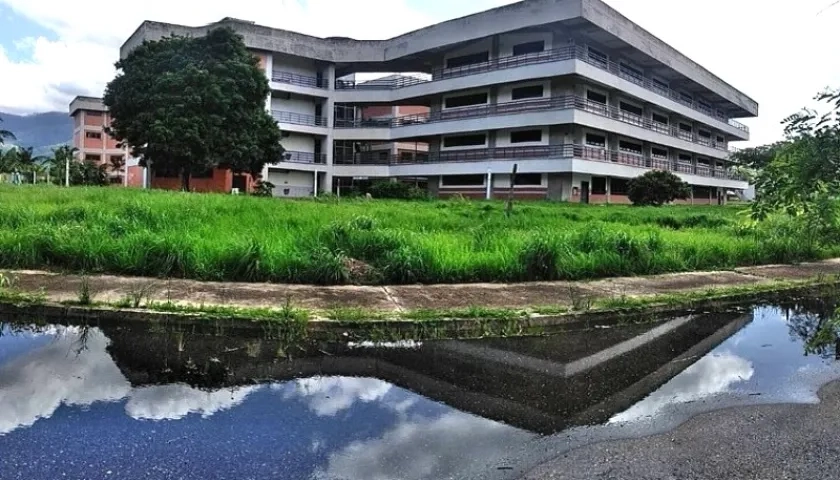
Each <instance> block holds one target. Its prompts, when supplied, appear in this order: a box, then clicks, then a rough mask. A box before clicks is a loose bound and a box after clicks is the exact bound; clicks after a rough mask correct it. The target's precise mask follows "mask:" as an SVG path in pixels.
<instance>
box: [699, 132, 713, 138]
mask: <svg viewBox="0 0 840 480" xmlns="http://www.w3.org/2000/svg"><path fill="white" fill-rule="evenodd" d="M697 135H700V136H701V137H703V138H712V132H707V131H705V130H699V131H698V132H697Z"/></svg>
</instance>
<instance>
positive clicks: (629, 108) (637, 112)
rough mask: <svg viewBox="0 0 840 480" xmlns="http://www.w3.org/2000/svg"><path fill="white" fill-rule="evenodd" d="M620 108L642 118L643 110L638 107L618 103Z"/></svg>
mask: <svg viewBox="0 0 840 480" xmlns="http://www.w3.org/2000/svg"><path fill="white" fill-rule="evenodd" d="M618 108H620V109H622V110H624V111H625V112H628V113H632V114H633V115H638V116H640V117H641V116H642V108H641V107H637V106H635V105H633V104H630V103H627V102H618Z"/></svg>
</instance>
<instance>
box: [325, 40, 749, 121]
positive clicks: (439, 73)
mask: <svg viewBox="0 0 840 480" xmlns="http://www.w3.org/2000/svg"><path fill="white" fill-rule="evenodd" d="M573 58H574V59H578V60H581V61H584V62H586V63H588V64H590V65H592V66H594V67H597V68H600V69H602V70H606V71H608V72H610V73H612V74H614V75H616V76H618V77H620V78H622V79H624V80H627V81H630V82H632V83H635V84H636V85H639V86H640V87H643V88H645V89H647V90H650V91H651V92H654V93H656V94H659V95H661V96H663V97H666V98H669V99H671V100H674V101H676V102H678V103H680V104H682V105H685V106H687V107H689V108H691V109H693V110H696V111H698V112H701V113H703V114H706V115H709V116H711V117H713V118H715V119H717V120H720V121H722V122H725V123H727V124H729V125H731V126H733V127H735V128H737V129H739V130H741V131H744V132H746V133H749V131H750V129H749V128H748V127H747V126H746V125H744V124H742V123H739V122H737V121H735V120H734V119H731V118H729V117H728V116H727V115H726V114H725V113H723V112H721V111H719V110H715V109H712V108H711V107H710V106H708V105H707V104H704V103H702V102H698V101H696V100H693V99H692V100H687V99H686V98H683V95H681V94H680V93H679V92H676V91H674V90H671V89H670V88H668V87H665V86H663V85H661V84H660V83H658V82H657V81H655V80H653V79H651V78H648V77H644V76H641V75H639V74H638V73H635V72H633V71H631V70H630V69H628V68H627V67H625V66H622V65H621V64H619V63H616V62H613V61H611V60H606V59H604V58H603V57H600V56H597V55H593V54H590V53H589V51H588V48H587V47H586V46H583V45H570V46H568V47H563V48H558V49H554V50H546V51H543V52H537V53H529V54H526V55H516V56H509V57H500V58H494V59H492V60H488V61H486V62H481V63H475V64H472V65H465V66H463V67H458V68H437V69H434V70H432V72H431V79H428V80H427V79H421V78H416V77H409V76H402V77H397V78H389V79H385V80H372V81H367V82H355V81H352V80H349V81H348V80H336V84H335V88H336V89H373V90H394V89H398V88H404V87H408V86H411V85H417V84H420V83H428V82H435V81H439V80H446V79H449V78H456V77H463V76H467V75H475V74H479V73H485V72H490V71H494V70H502V69H506V68H514V67H521V66H525V65H533V64H539V63H549V62H559V61H563V60H571V59H573Z"/></svg>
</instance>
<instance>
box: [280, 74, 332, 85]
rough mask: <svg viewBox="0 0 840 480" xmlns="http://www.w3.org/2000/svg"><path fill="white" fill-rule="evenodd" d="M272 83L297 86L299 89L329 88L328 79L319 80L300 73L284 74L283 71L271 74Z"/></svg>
mask: <svg viewBox="0 0 840 480" xmlns="http://www.w3.org/2000/svg"><path fill="white" fill-rule="evenodd" d="M271 81H272V82H277V83H287V84H289V85H297V86H299V87H311V88H329V81H328V80H327V79H326V78H320V79H319V78H317V77H310V76H308V75H301V74H299V73H292V72H283V71H281V70H274V71H273V72H271Z"/></svg>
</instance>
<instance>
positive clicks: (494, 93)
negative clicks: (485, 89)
mask: <svg viewBox="0 0 840 480" xmlns="http://www.w3.org/2000/svg"><path fill="white" fill-rule="evenodd" d="M487 100H488V103H489V104H490V105H495V104H497V103H499V87H498V86H497V85H493V86H491V87H490V91H489V93H488V95H487Z"/></svg>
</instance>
